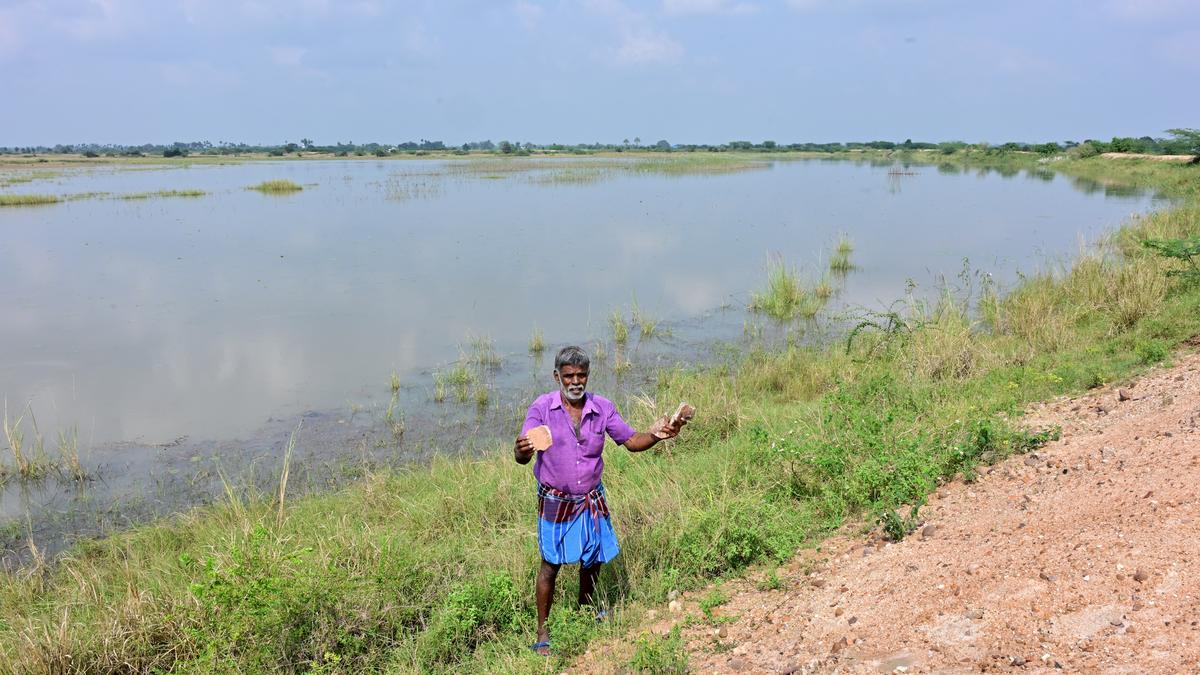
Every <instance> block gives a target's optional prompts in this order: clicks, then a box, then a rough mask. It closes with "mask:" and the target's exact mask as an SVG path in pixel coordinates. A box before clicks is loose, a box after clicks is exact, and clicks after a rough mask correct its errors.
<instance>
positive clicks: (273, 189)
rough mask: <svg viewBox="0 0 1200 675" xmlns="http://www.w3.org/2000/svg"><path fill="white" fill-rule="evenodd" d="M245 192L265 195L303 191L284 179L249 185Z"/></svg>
mask: <svg viewBox="0 0 1200 675" xmlns="http://www.w3.org/2000/svg"><path fill="white" fill-rule="evenodd" d="M246 189H247V190H257V191H259V192H262V193H266V194H288V193H291V192H299V191H301V190H303V189H304V187H303V186H301V185H299V184H297V183H293V182H292V181H290V180H286V179H276V180H265V181H263V182H261V183H259V184H258V185H251V186H250V187H248V188H246Z"/></svg>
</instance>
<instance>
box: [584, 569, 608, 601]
mask: <svg viewBox="0 0 1200 675" xmlns="http://www.w3.org/2000/svg"><path fill="white" fill-rule="evenodd" d="M602 564H603V563H597V564H595V565H592V566H591V567H584V566H582V565H580V566H579V604H580V605H590V604H592V591H593V590H595V588H596V577H598V576H600V565H602Z"/></svg>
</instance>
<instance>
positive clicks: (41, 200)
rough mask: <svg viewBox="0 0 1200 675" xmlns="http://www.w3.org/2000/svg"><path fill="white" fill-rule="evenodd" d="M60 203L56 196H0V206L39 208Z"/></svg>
mask: <svg viewBox="0 0 1200 675" xmlns="http://www.w3.org/2000/svg"><path fill="white" fill-rule="evenodd" d="M61 201H62V197H59V196H58V195H37V194H15V195H3V194H0V206H40V205H42V204H57V203H59V202H61Z"/></svg>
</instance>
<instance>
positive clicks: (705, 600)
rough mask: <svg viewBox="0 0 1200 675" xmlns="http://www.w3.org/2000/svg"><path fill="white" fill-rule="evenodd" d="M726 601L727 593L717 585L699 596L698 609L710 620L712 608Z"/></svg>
mask: <svg viewBox="0 0 1200 675" xmlns="http://www.w3.org/2000/svg"><path fill="white" fill-rule="evenodd" d="M727 602H729V594H728V593H726V592H725V591H724V590H723V589H721V588H720V587H717V588H714V589H712V590H710V591H709V592H708V593H706V594H705V595H704V597H702V598H700V611H701V612H703V613H704V618H706V619H708V620H709V621H712V619H713V610H714V609H716V608H717V607H720V606H721V605H724V604H725V603H727Z"/></svg>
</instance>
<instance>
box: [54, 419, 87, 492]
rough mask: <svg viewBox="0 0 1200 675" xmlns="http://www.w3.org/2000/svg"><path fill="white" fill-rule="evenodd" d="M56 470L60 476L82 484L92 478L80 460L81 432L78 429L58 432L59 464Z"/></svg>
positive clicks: (73, 428)
mask: <svg viewBox="0 0 1200 675" xmlns="http://www.w3.org/2000/svg"><path fill="white" fill-rule="evenodd" d="M56 468H57V470H58V472H59V474H60V475H62V476H63V477H65V478H67V479H69V480H73V481H75V482H76V483H82V482H84V481H87V480H89V479H90V478H91V476H90V475H89V474H88V472H87V471H86V470H85V469H84V468H83V463H82V462H81V461H80V459H79V430H78V428H76V427H71V428H70V429H64V430H60V431H59V432H58V462H57V464H56Z"/></svg>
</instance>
